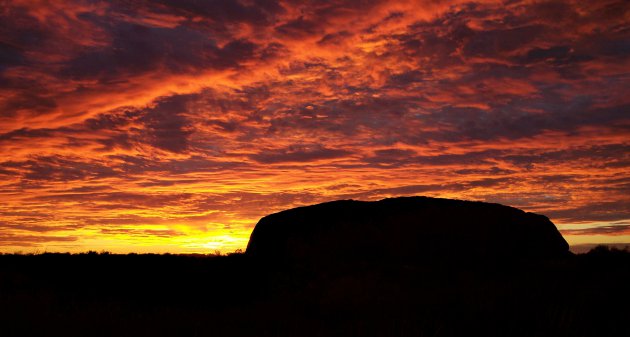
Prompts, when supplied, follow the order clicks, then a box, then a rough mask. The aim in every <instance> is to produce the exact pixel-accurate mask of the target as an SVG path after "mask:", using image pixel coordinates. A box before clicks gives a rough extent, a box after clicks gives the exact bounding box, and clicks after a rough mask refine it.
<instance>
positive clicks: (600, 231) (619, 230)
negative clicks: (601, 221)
mask: <svg viewBox="0 0 630 337" xmlns="http://www.w3.org/2000/svg"><path fill="white" fill-rule="evenodd" d="M561 232H562V233H563V234H568V235H624V234H629V233H630V225H626V224H615V225H608V226H598V227H589V228H583V229H564V230H562V231H561Z"/></svg>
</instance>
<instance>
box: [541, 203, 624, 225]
mask: <svg viewBox="0 0 630 337" xmlns="http://www.w3.org/2000/svg"><path fill="white" fill-rule="evenodd" d="M546 215H547V216H549V217H550V218H555V219H563V220H564V221H570V222H583V221H621V220H626V219H630V202H628V200H625V199H624V200H611V201H593V202H589V203H588V204H587V205H584V206H580V207H574V208H568V209H561V210H549V211H547V214H546Z"/></svg>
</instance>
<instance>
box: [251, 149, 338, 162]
mask: <svg viewBox="0 0 630 337" xmlns="http://www.w3.org/2000/svg"><path fill="white" fill-rule="evenodd" d="M350 154H351V152H349V151H346V150H341V149H329V148H326V147H324V146H321V145H294V146H290V147H288V148H284V149H269V150H265V151H262V152H259V153H256V154H254V155H251V156H250V158H252V159H253V160H255V161H257V162H259V163H263V164H278V163H290V162H311V161H317V160H321V159H335V158H341V157H346V156H349V155H350Z"/></svg>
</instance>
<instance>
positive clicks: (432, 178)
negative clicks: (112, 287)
mask: <svg viewBox="0 0 630 337" xmlns="http://www.w3.org/2000/svg"><path fill="white" fill-rule="evenodd" d="M628 88H630V2H628V1H623V0H598V1H580V0H557V1H529V0H527V1H526V0H523V1H520V0H510V1H458V0H444V1H442V0H419V1H391V0H387V1H384V0H382V1H378V0H376V1H349V0H333V1H309V0H302V1H275V0H269V1H264V0H239V1H236V0H216V1H212V0H209V1H200V0H199V1H195V0H153V1H142V0H137V1H122V0H120V1H115V0H114V1H78V0H77V1H75V0H72V1H35V0H33V1H23V0H11V1H7V0H0V200H1V201H0V252H18V251H21V252H56V251H60V252H63V251H70V252H80V251H87V250H96V251H102V250H106V251H110V252H118V253H125V252H156V253H163V252H171V253H194V252H197V253H204V252H215V251H220V252H224V253H225V252H232V251H235V250H237V249H244V248H245V247H246V245H247V241H248V239H249V236H250V233H251V231H252V229H253V227H254V225H255V224H256V222H257V221H258V219H260V218H261V217H262V216H264V215H266V214H270V213H273V212H277V211H280V210H283V209H287V208H292V207H296V206H302V205H308V204H314V203H319V202H325V201H331V200H337V199H356V200H378V199H382V198H386V197H396V196H409V195H425V196H432V197H443V198H458V199H466V200H481V201H487V202H496V203H502V204H506V205H510V206H514V207H518V208H521V209H523V210H526V211H531V212H536V213H540V214H544V215H546V216H548V217H549V218H550V219H551V220H552V221H553V222H554V223H555V224H556V225H557V227H558V228H559V230H560V231H561V232H562V234H563V235H564V237H565V239H566V240H567V241H568V242H569V243H570V244H571V245H573V246H578V245H580V244H587V243H630V91H629V89H628Z"/></svg>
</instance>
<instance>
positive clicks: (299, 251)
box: [247, 197, 570, 265]
mask: <svg viewBox="0 0 630 337" xmlns="http://www.w3.org/2000/svg"><path fill="white" fill-rule="evenodd" d="M247 254H248V255H250V256H252V257H255V258H260V259H264V260H267V261H275V262H282V263H289V264H295V263H298V264H300V265H313V264H315V265H321V264H324V265H326V264H331V263H332V264H343V263H349V264H356V263H363V262H374V261H386V262H387V263H392V262H397V263H403V264H413V263H415V262H421V261H425V262H430V261H445V260H448V261H461V260H465V261H488V260H493V261H496V260H505V259H509V260H515V259H517V260H518V259H520V260H522V259H540V258H555V257H561V256H565V255H567V254H570V253H569V246H568V244H567V242H566V241H565V240H564V238H563V237H562V235H561V234H560V233H559V232H558V230H557V229H556V227H555V225H554V224H553V223H552V222H551V221H550V220H549V219H548V218H547V217H545V216H543V215H539V214H534V213H528V212H524V211H522V210H519V209H517V208H513V207H508V206H503V205H499V204H491V203H484V202H473V201H461V200H450V199H438V198H428V197H401V198H390V199H383V200H380V201H374V202H365V201H354V200H340V201H333V202H327V203H322V204H317V205H312V206H306V207H298V208H294V209H290V210H286V211H282V212H279V213H274V214H271V215H268V216H265V217H264V218H262V219H261V220H260V221H259V222H258V224H257V225H256V227H255V228H254V231H253V232H252V235H251V238H250V241H249V244H248V246H247Z"/></svg>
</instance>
